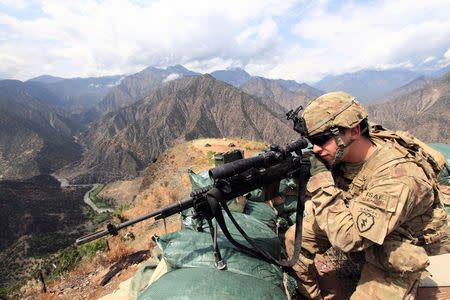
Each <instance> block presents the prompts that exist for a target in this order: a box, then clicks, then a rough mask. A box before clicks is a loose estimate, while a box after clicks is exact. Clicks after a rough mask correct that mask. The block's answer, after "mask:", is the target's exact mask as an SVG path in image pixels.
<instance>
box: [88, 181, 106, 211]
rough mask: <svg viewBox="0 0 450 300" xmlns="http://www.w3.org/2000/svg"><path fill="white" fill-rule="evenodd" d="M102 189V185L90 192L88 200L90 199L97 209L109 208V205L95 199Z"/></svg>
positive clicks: (99, 199)
mask: <svg viewBox="0 0 450 300" xmlns="http://www.w3.org/2000/svg"><path fill="white" fill-rule="evenodd" d="M103 187H104V186H103V185H99V186H98V187H97V188H96V189H95V190H93V191H92V192H90V193H89V199H91V200H92V202H94V204H95V205H96V206H97V207H98V208H111V203H109V202H108V201H103V200H101V198H97V195H98V194H99V193H100V192H101V191H102V189H103Z"/></svg>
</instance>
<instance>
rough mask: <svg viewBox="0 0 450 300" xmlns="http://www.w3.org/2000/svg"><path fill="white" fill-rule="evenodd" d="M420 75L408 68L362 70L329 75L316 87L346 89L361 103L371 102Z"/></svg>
mask: <svg viewBox="0 0 450 300" xmlns="http://www.w3.org/2000/svg"><path fill="white" fill-rule="evenodd" d="M419 76H420V75H419V74H417V73H414V72H411V71H406V70H384V71H383V70H382V71H376V70H361V71H358V72H354V73H346V74H342V75H338V76H327V77H325V78H323V79H322V80H321V81H319V82H318V83H316V84H314V87H315V88H318V89H320V90H323V91H325V92H333V91H345V92H347V93H349V94H351V95H353V96H355V97H357V98H358V100H359V101H360V102H361V103H370V102H371V101H372V100H374V99H377V98H379V97H381V96H382V95H384V94H386V93H387V92H389V91H391V90H393V89H395V88H398V87H400V86H403V85H405V84H407V83H408V82H411V81H412V80H414V79H416V78H417V77H419Z"/></svg>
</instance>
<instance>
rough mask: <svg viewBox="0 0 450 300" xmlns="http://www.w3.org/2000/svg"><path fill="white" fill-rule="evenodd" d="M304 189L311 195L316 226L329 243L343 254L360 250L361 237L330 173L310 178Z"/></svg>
mask: <svg viewBox="0 0 450 300" xmlns="http://www.w3.org/2000/svg"><path fill="white" fill-rule="evenodd" d="M306 188H307V190H308V192H309V193H311V200H312V202H313V205H314V216H315V219H316V222H317V225H318V226H319V227H320V229H321V230H323V231H324V232H325V233H326V234H327V236H328V239H329V241H330V243H331V244H332V245H333V246H334V247H337V248H339V249H341V250H342V251H344V252H350V251H358V250H362V249H363V244H364V240H363V237H362V236H361V235H360V234H359V232H358V231H357V230H356V229H355V227H354V223H353V217H352V214H351V213H350V210H349V209H348V208H347V206H346V205H345V202H344V196H343V193H342V191H341V190H339V189H338V188H336V186H335V184H334V180H333V176H332V175H331V172H321V173H319V174H317V175H314V176H312V177H311V178H310V179H309V181H308V184H307V187H306Z"/></svg>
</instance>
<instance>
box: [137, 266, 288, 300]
mask: <svg viewBox="0 0 450 300" xmlns="http://www.w3.org/2000/svg"><path fill="white" fill-rule="evenodd" d="M162 299H164V300H179V299H195V300H215V299H217V300H223V299H249V300H250V299H252V300H254V299H263V300H264V299H267V300H272V299H287V297H286V295H285V294H284V293H283V291H282V290H281V289H280V288H279V287H277V286H275V285H273V284H271V283H270V282H268V281H265V280H261V279H257V278H255V277H252V276H247V275H242V274H236V273H233V272H230V271H222V270H217V269H214V268H186V269H178V270H173V271H171V272H168V273H166V274H165V275H163V276H162V277H161V278H160V279H159V280H157V281H156V282H154V283H153V284H152V285H151V286H150V287H149V288H148V289H147V290H145V292H144V293H142V294H141V296H140V297H139V300H162Z"/></svg>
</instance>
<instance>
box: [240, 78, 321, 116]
mask: <svg viewBox="0 0 450 300" xmlns="http://www.w3.org/2000/svg"><path fill="white" fill-rule="evenodd" d="M299 86H300V85H299ZM299 88H300V87H299ZM241 90H243V91H244V92H245V93H247V94H250V95H253V96H256V97H259V98H261V99H269V100H270V101H269V102H275V103H277V104H279V105H281V106H282V107H284V108H285V109H284V112H287V111H288V110H290V109H295V108H297V107H298V106H299V105H302V106H303V107H305V106H306V104H308V103H309V102H310V101H311V100H313V99H314V98H316V96H315V95H309V94H306V93H303V92H293V91H291V90H289V89H287V88H285V87H283V86H282V85H280V84H279V81H277V80H271V79H266V78H263V77H253V78H252V79H250V80H248V81H247V82H246V83H244V84H243V85H242V86H241Z"/></svg>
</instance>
